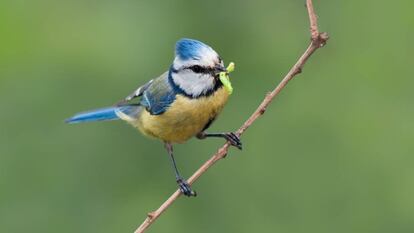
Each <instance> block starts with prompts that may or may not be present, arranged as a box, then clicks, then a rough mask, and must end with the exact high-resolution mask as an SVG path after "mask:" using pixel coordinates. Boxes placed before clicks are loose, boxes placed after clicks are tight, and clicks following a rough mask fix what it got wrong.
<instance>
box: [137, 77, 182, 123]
mask: <svg viewBox="0 0 414 233" xmlns="http://www.w3.org/2000/svg"><path fill="white" fill-rule="evenodd" d="M168 75H169V72H165V73H164V74H162V75H161V76H160V77H158V78H156V79H154V80H153V81H152V82H151V84H150V85H149V86H148V87H147V89H146V90H145V91H144V92H143V94H142V98H141V102H140V105H141V106H144V107H145V108H146V109H147V111H148V112H150V113H151V114H152V115H160V114H162V113H163V112H165V111H166V110H167V109H168V107H169V106H170V105H171V104H172V103H173V102H174V100H175V96H176V94H177V92H176V91H175V90H174V88H173V87H172V86H171V84H170V82H169V80H168Z"/></svg>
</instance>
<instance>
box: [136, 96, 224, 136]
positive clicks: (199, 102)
mask: <svg viewBox="0 0 414 233" xmlns="http://www.w3.org/2000/svg"><path fill="white" fill-rule="evenodd" d="M228 96H229V94H228V92H227V91H226V90H225V89H224V88H220V89H219V90H217V91H216V92H215V93H214V94H212V95H210V96H207V97H200V98H195V99H190V98H188V97H185V96H182V95H177V97H176V100H175V101H174V103H172V104H171V106H170V107H168V109H167V110H166V111H165V112H164V113H162V114H160V115H151V114H150V113H149V112H148V111H146V110H145V111H142V114H141V116H140V117H139V118H138V121H137V124H136V126H137V128H138V129H139V130H140V131H141V132H142V133H144V134H145V135H148V136H152V137H155V138H159V139H161V140H163V141H166V142H175V143H182V142H184V141H186V140H188V139H189V138H191V137H193V136H195V135H196V134H197V133H199V132H201V131H202V130H203V128H204V127H205V126H206V124H207V123H208V122H209V121H210V120H212V119H214V118H215V117H216V116H217V114H219V113H220V111H221V110H222V108H223V107H224V104H225V103H226V102H227V99H228Z"/></svg>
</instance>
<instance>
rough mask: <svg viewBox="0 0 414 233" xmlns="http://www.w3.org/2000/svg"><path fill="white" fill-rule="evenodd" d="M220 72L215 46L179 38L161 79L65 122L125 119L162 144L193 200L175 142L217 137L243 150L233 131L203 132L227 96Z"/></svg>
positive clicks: (153, 80) (222, 63)
mask: <svg viewBox="0 0 414 233" xmlns="http://www.w3.org/2000/svg"><path fill="white" fill-rule="evenodd" d="M222 72H227V69H226V68H225V67H224V62H223V60H222V59H221V57H220V56H219V54H218V53H217V52H216V51H215V50H214V49H213V48H211V47H210V46H209V45H207V44H205V43H203V42H201V41H198V40H194V39H188V38H183V39H180V40H178V41H177V42H176V44H175V57H174V60H173V63H172V64H171V66H170V67H169V69H168V70H167V71H166V72H164V73H163V74H162V75H160V76H159V77H157V78H154V79H151V80H150V81H148V82H147V83H145V84H144V85H142V86H140V87H138V88H137V89H135V91H133V92H132V93H131V94H130V95H128V96H126V97H125V98H123V99H122V100H121V101H119V102H118V103H117V104H115V105H113V106H110V107H105V108H99V109H95V110H91V111H86V112H81V113H78V114H75V115H74V116H73V117H71V118H69V119H67V120H66V122H67V123H72V124H73V123H81V122H93V121H109V120H123V121H126V122H127V123H129V124H130V125H132V126H133V127H135V128H137V129H138V130H139V131H140V132H141V133H142V134H144V135H145V136H149V137H152V138H156V139H159V140H161V141H162V142H163V143H164V147H165V149H166V150H167V153H168V155H169V157H170V160H171V164H172V167H173V169H174V172H175V180H176V182H177V184H178V187H179V189H180V191H181V192H182V193H183V194H184V195H185V196H188V197H190V196H196V195H197V193H196V192H195V191H193V190H192V188H191V186H190V185H189V183H188V182H187V181H186V180H185V179H184V178H183V177H182V176H181V174H180V172H179V170H178V167H177V163H176V161H175V159H174V154H173V144H179V143H184V142H186V141H187V140H189V139H190V138H193V137H196V138H198V139H206V138H210V137H220V138H224V139H225V140H226V141H228V142H230V145H232V146H235V147H236V148H238V149H240V150H241V149H242V142H241V140H240V137H239V136H238V135H237V134H236V133H234V132H221V133H207V132H206V130H207V129H208V128H209V127H210V126H211V124H212V123H213V121H214V120H215V119H216V118H217V116H218V115H219V113H220V112H221V111H222V109H223V107H224V105H225V104H226V102H227V100H228V98H229V95H230V94H231V92H230V91H229V90H228V89H226V88H225V85H223V82H222V81H220V78H219V76H220V73H222Z"/></svg>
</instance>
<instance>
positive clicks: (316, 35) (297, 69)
mask: <svg viewBox="0 0 414 233" xmlns="http://www.w3.org/2000/svg"><path fill="white" fill-rule="evenodd" d="M306 7H307V10H308V15H309V22H310V34H311V42H310V44H309V46H308V48H307V49H306V50H305V52H304V53H303V54H302V56H300V58H299V59H298V61H297V62H296V63H295V65H293V67H292V68H291V69H290V70H289V72H288V73H287V74H286V76H285V77H284V78H283V79H282V81H280V83H279V84H278V85H277V86H276V88H275V89H274V90H273V91H271V92H270V93H268V94H267V95H266V97H265V98H264V99H263V101H262V103H261V104H260V105H259V107H258V108H257V109H256V111H254V112H253V114H252V115H251V116H250V117H249V118H248V119H247V120H246V122H244V124H243V125H242V126H241V127H240V128H239V129H238V130H237V132H236V134H237V135H239V136H240V135H242V134H243V133H244V132H245V131H246V130H247V129H248V128H249V127H250V126H251V125H252V124H253V123H254V122H255V121H256V120H257V119H258V118H259V117H260V116H261V115H263V114H264V112H265V111H266V108H267V107H268V106H269V104H270V103H271V102H272V101H273V100H274V99H275V97H276V96H277V95H278V94H279V93H280V91H282V89H283V88H284V87H285V86H286V85H287V84H288V82H289V81H290V80H292V79H293V78H294V77H295V76H296V75H298V74H300V73H301V72H302V69H303V66H304V65H305V63H306V61H307V60H308V59H309V57H310V56H311V55H312V54H313V53H314V52H315V51H316V50H317V49H319V48H320V47H322V46H324V45H325V44H326V42H327V40H328V39H329V36H328V34H327V33H325V32H323V33H320V32H319V29H318V22H317V16H316V14H315V11H314V8H313V3H312V0H306ZM229 146H230V144H229V143H226V144H224V145H223V146H222V147H221V148H219V149H218V151H217V152H216V153H215V154H214V155H213V156H212V157H211V158H210V159H209V160H207V161H206V162H205V163H204V164H203V165H202V166H201V167H200V168H199V169H198V170H197V171H196V172H195V173H194V174H193V175H192V176H191V177H190V178H189V179H188V183H189V184H193V183H194V182H195V181H196V180H197V179H198V178H199V177H200V176H202V175H203V174H204V173H205V172H206V171H207V170H208V169H209V168H210V167H211V166H213V165H214V164H215V163H216V162H217V161H219V160H220V159H222V158H224V157H225V156H226V155H227V152H228V149H229ZM180 195H181V192H180V190H177V191H175V192H174V193H173V194H172V195H171V196H170V197H169V198H168V199H167V200H166V201H165V202H164V203H163V204H162V205H161V206H160V207H159V208H158V209H157V210H155V211H153V212H150V213H148V214H147V218H146V219H145V220H144V222H143V223H142V224H141V225H140V226H139V227H138V228H137V229H136V230H135V232H134V233H142V232H144V231H145V230H146V229H148V227H150V226H151V224H152V223H154V222H155V221H156V220H157V219H158V218H159V217H160V215H161V214H162V213H164V211H165V210H167V208H168V207H170V206H171V204H173V203H174V201H175V200H177V198H179V197H180Z"/></svg>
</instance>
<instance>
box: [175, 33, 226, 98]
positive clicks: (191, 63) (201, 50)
mask: <svg viewBox="0 0 414 233" xmlns="http://www.w3.org/2000/svg"><path fill="white" fill-rule="evenodd" d="M225 70H226V69H225V67H224V64H223V61H222V59H221V58H220V56H219V55H218V54H217V52H216V51H214V50H213V49H212V48H211V47H210V46H208V45H206V44H204V43H202V42H200V41H197V40H192V39H181V40H179V41H178V42H177V44H176V47H175V59H174V63H173V64H172V67H171V71H172V72H171V77H172V80H173V81H174V83H175V84H176V85H177V86H179V87H180V88H181V89H182V90H183V91H184V92H185V93H186V94H188V95H191V96H193V97H197V96H202V95H206V94H207V93H211V91H214V89H215V88H217V87H218V84H220V81H219V78H218V77H219V73H220V72H222V71H225Z"/></svg>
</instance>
